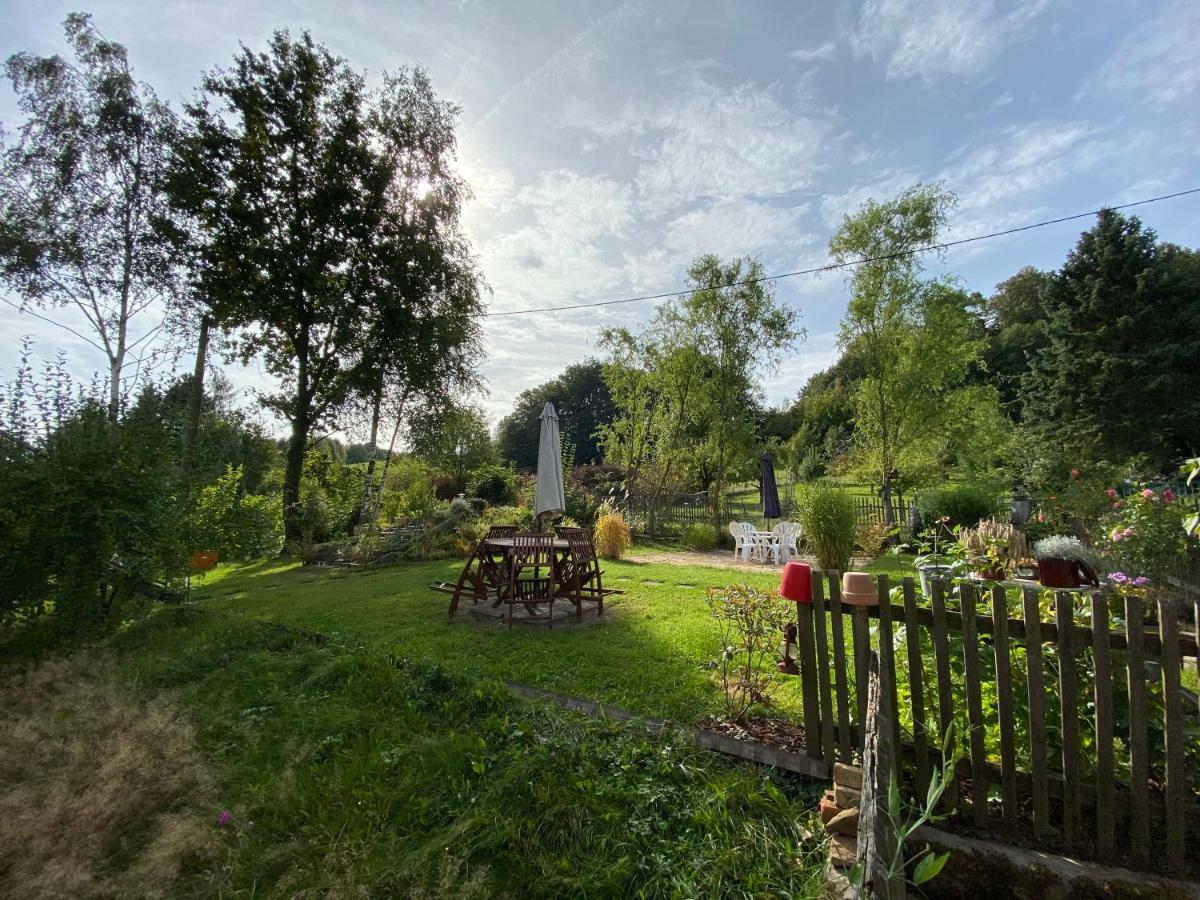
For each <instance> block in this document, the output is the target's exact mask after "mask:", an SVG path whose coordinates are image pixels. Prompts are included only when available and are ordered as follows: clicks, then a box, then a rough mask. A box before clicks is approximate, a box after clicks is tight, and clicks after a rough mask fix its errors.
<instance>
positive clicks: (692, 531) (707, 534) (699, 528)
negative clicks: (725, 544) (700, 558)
mask: <svg viewBox="0 0 1200 900" xmlns="http://www.w3.org/2000/svg"><path fill="white" fill-rule="evenodd" d="M683 542H684V543H685V544H687V546H688V547H690V548H691V549H692V550H695V551H696V552H697V553H707V552H708V551H709V550H712V549H713V548H714V547H715V546H717V532H716V530H715V529H713V527H712V526H711V525H705V524H704V523H703V522H695V523H693V524H692V526H691V527H690V528H688V530H687V531H685V532H684V534H683Z"/></svg>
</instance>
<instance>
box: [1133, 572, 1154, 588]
mask: <svg viewBox="0 0 1200 900" xmlns="http://www.w3.org/2000/svg"><path fill="white" fill-rule="evenodd" d="M1149 583H1150V579H1149V578H1147V577H1146V576H1145V575H1139V576H1138V577H1137V578H1135V579H1133V586H1134V587H1145V586H1146V585H1148V584H1149Z"/></svg>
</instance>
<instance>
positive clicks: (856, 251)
mask: <svg viewBox="0 0 1200 900" xmlns="http://www.w3.org/2000/svg"><path fill="white" fill-rule="evenodd" d="M953 203H954V196H953V195H952V194H950V193H948V192H947V191H945V190H943V189H942V188H941V187H940V186H936V185H935V186H920V185H918V186H916V187H913V188H910V189H909V190H907V191H905V192H904V193H902V194H900V195H899V196H898V197H896V198H894V199H892V200H889V201H887V202H884V203H879V202H876V201H874V200H870V201H868V202H867V203H866V204H864V205H863V207H862V208H861V210H860V211H859V212H858V213H856V214H855V215H853V216H849V215H848V216H846V218H845V220H844V221H843V223H842V227H841V229H839V231H838V233H837V234H836V235H835V236H834V238H833V239H832V240H831V241H830V244H829V249H830V252H831V253H832V254H833V257H834V258H835V259H836V260H838V261H839V262H847V261H850V260H858V259H862V258H864V257H868V258H877V261H875V262H870V263H866V264H863V265H857V266H855V268H854V274H853V275H852V276H851V291H852V295H851V299H850V302H849V304H848V306H847V312H846V317H845V318H844V319H843V320H842V326H841V332H840V337H839V340H840V343H841V346H842V349H843V351H844V352H846V353H847V354H852V355H854V356H856V357H857V358H858V360H859V362H860V364H861V366H862V373H863V377H862V380H861V381H860V382H859V383H858V386H857V390H856V393H855V399H854V408H855V426H856V429H857V430H856V441H857V450H856V452H857V455H858V457H859V459H860V465H862V466H863V467H865V468H866V469H867V470H868V471H869V472H871V473H872V476H871V480H872V481H875V482H878V483H881V484H886V483H887V482H888V481H889V480H890V479H891V478H892V477H893V476H892V473H893V472H898V473H900V474H901V475H903V474H906V473H907V474H909V475H910V477H911V476H912V475H914V474H916V473H918V472H920V473H921V474H925V471H927V470H928V468H929V467H930V460H931V458H936V456H937V454H938V453H939V452H940V451H941V450H942V449H943V448H944V446H945V445H944V437H943V434H942V432H943V431H944V426H945V425H946V423H951V422H954V421H956V419H957V418H958V417H959V416H960V415H961V412H962V408H963V406H964V405H967V406H969V405H973V404H972V403H963V402H961V400H960V398H958V397H957V396H956V394H957V392H958V391H959V390H960V389H961V388H962V387H963V385H964V383H965V381H966V379H967V375H968V373H969V371H970V369H971V367H972V366H973V365H974V364H975V362H976V360H977V359H978V358H979V355H980V353H981V351H982V346H983V345H982V342H981V341H980V340H979V335H978V331H979V328H978V323H977V321H976V319H975V317H974V316H973V315H972V313H971V312H970V309H969V307H970V306H971V304H972V301H971V299H970V298H969V297H968V296H967V295H966V294H965V293H964V292H963V291H961V290H959V289H957V288H956V287H955V286H954V283H953V281H952V280H950V279H944V280H941V281H924V280H922V279H921V277H920V274H921V267H922V263H921V255H920V254H919V253H908V252H906V251H909V250H912V249H914V248H916V247H920V246H925V245H928V244H931V243H935V242H936V238H937V235H938V232H939V231H940V230H941V228H942V227H943V226H944V225H945V222H946V215H947V212H948V210H949V209H950V208H951V206H952V205H953ZM879 257H883V258H882V259H878V258H879ZM976 402H977V401H976Z"/></svg>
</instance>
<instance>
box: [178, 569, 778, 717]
mask: <svg viewBox="0 0 1200 900" xmlns="http://www.w3.org/2000/svg"><path fill="white" fill-rule="evenodd" d="M461 566H462V561H461V560H452V561H444V562H433V563H411V564H404V565H400V566H392V567H387V568H381V569H377V570H373V571H348V570H331V569H314V568H302V567H300V566H299V565H295V564H286V563H279V562H267V563H261V564H259V565H255V566H250V567H246V568H233V567H222V568H220V569H218V570H217V571H216V572H215V573H213V574H211V575H210V576H209V577H208V578H207V579H206V580H205V581H204V582H203V583H201V584H200V586H199V587H197V588H194V590H193V596H194V597H195V598H196V599H197V600H199V601H200V603H201V604H202V605H203V606H204V608H206V609H212V610H220V611H227V612H230V613H234V614H236V615H239V616H245V617H248V618H253V619H265V620H270V621H273V622H282V623H286V624H291V625H298V626H301V627H304V628H310V629H313V630H316V631H320V632H322V633H324V634H330V635H335V636H340V637H343V638H348V639H354V640H364V641H369V642H371V643H373V644H376V645H385V646H387V647H388V648H389V650H390V651H391V652H393V653H395V654H396V655H399V656H411V657H413V658H420V659H430V660H435V661H437V662H438V663H440V664H442V665H444V666H446V667H447V668H448V669H449V670H451V671H454V672H458V673H462V674H464V675H468V676H475V677H478V676H483V677H490V678H500V679H505V680H512V681H519V682H523V683H526V684H531V685H535V686H537V687H542V688H548V689H551V690H557V691H562V692H565V693H569V694H575V695H578V696H582V697H587V698H589V699H594V700H600V701H602V702H605V703H611V704H616V705H618V706H622V707H625V708H627V709H630V710H633V711H635V712H638V713H641V714H644V715H649V716H660V717H666V718H674V719H678V720H680V721H683V722H692V721H695V720H696V719H698V718H700V717H702V716H704V715H706V714H709V713H715V712H718V711H719V710H720V702H719V700H720V698H719V693H718V691H717V690H716V688H715V686H714V684H713V682H712V677H711V674H710V672H709V671H708V670H706V669H704V668H702V666H703V664H704V663H706V662H708V661H710V660H712V659H714V658H715V656H716V655H717V652H718V640H717V632H716V629H715V626H714V624H713V621H712V618H711V616H710V614H709V611H708V608H707V606H706V605H705V602H704V596H705V591H706V589H707V588H708V586H710V585H723V584H729V583H731V582H734V581H738V582H745V583H748V584H751V585H753V586H756V587H760V588H773V587H778V584H779V574H778V571H777V570H774V571H773V570H770V569H764V570H763V571H761V572H758V571H750V572H744V571H740V570H739V571H733V570H730V571H726V570H722V569H714V568H709V567H702V566H695V567H685V566H674V565H662V564H651V563H646V562H640V561H638V560H637V558H636V557H634V558H632V559H626V560H622V561H619V562H606V563H605V584H606V585H609V586H611V587H616V588H620V589H622V590H624V591H625V592H626V593H625V594H624V595H618V596H614V597H612V598H611V599H610V600H609V601H608V602H607V604H606V615H605V619H604V621H602V622H599V623H597V624H594V625H590V626H588V627H586V628H579V629H565V628H563V629H555V630H552V631H547V630H545V629H543V628H537V629H528V628H522V627H514V628H513V629H511V630H509V629H508V628H505V627H497V626H496V625H494V624H491V623H479V622H476V621H473V620H472V619H471V617H469V616H467V615H464V614H462V613H460V615H459V616H457V617H456V618H455V619H450V618H449V617H448V616H447V615H446V608H447V603H448V598H447V597H446V596H445V595H443V594H436V593H433V592H432V591H430V590H429V589H428V585H429V583H430V582H431V581H434V580H438V579H453V578H454V577H456V576H457V573H458V571H459V569H460V568H461ZM795 681H796V679H788V680H787V683H786V684H784V685H782V686H781V688H780V690H779V693H778V701H779V703H780V707H781V711H782V712H785V713H789V712H792V713H794V712H796V711H797V709H798V703H799V691H798V687H797V685H796V684H795Z"/></svg>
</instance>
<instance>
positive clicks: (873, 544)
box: [854, 519, 899, 559]
mask: <svg viewBox="0 0 1200 900" xmlns="http://www.w3.org/2000/svg"><path fill="white" fill-rule="evenodd" d="M898 530H899V529H897V528H896V527H895V526H894V525H888V524H887V522H876V521H874V520H873V519H864V520H863V521H862V522H859V523H858V524H857V525H856V526H855V528H854V544H855V546H857V547H858V549H859V550H860V551H862V554H863V555H864V556H869V557H871V558H872V559H874V558H875V557H876V556H878V555H879V554H880V553H882V552H883V548H884V547H885V546H886V545H887V542H888V540H889V539H890V538H891V537H893V536H894V535H895V534H896V533H897V531H898Z"/></svg>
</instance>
